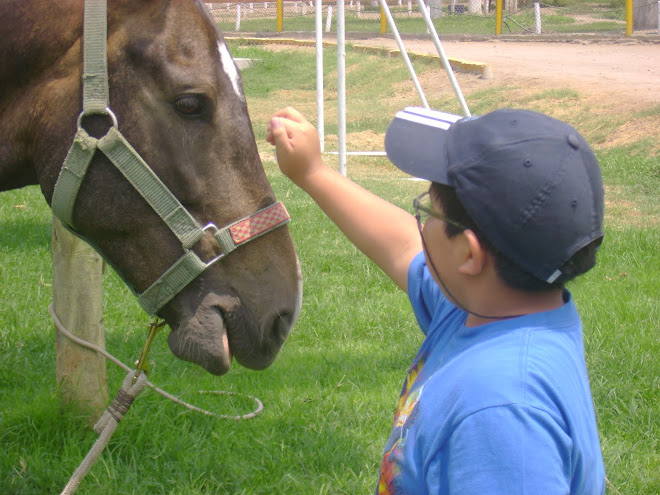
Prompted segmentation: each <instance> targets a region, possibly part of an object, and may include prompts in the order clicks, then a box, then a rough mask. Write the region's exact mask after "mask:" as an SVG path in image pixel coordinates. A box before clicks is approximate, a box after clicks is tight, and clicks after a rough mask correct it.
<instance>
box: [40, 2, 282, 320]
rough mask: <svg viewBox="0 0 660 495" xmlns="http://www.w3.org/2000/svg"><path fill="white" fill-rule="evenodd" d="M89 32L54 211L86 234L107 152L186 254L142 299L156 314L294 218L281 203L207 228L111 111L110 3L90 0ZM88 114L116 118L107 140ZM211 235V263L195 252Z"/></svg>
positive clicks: (86, 28)
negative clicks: (79, 202) (90, 189)
mask: <svg viewBox="0 0 660 495" xmlns="http://www.w3.org/2000/svg"><path fill="white" fill-rule="evenodd" d="M83 29H84V33H83V36H84V47H83V49H84V68H83V77H82V79H83V110H82V113H81V114H80V116H79V117H78V130H77V132H76V135H75V137H74V139H73V143H72V145H71V148H70V149H69V152H68V154H67V156H66V159H65V160H64V165H63V166H62V170H61V171H60V175H59V177H58V179H57V183H56V184H55V190H54V192H53V200H52V209H53V213H54V214H55V216H57V218H59V219H60V220H61V221H62V223H63V224H64V225H65V226H67V228H69V229H70V230H71V231H73V232H74V233H76V234H77V235H80V234H79V233H78V232H76V230H75V227H74V225H73V210H74V206H75V202H76V198H77V197H78V191H79V190H80V185H81V184H82V181H83V179H84V178H85V174H86V173H87V169H88V167H89V164H90V162H91V161H92V157H93V156H94V154H95V153H96V151H97V150H98V151H101V152H102V153H103V154H104V155H105V156H106V157H107V158H108V159H109V160H110V161H111V162H112V163H113V164H114V165H115V167H117V169H119V171H120V172H121V173H122V174H123V175H124V177H126V178H127V179H128V180H129V182H130V183H131V184H132V185H133V187H134V188H135V189H136V190H137V191H138V192H139V193H140V194H141V195H142V197H143V198H144V199H145V200H146V201H147V202H148V203H149V205H151V207H152V208H153V209H154V211H155V212H156V213H157V214H158V215H159V216H160V218H162V219H163V221H164V222H165V223H166V224H167V226H168V227H169V228H170V230H171V231H172V232H173V233H174V234H175V235H176V236H177V238H178V239H179V241H180V242H181V245H182V247H183V251H184V254H183V255H182V256H181V257H180V258H179V259H178V260H177V261H176V262H175V263H174V264H173V265H172V266H171V267H170V268H169V269H168V270H167V271H166V272H165V273H163V274H162V275H161V276H160V278H158V280H156V281H155V282H154V283H153V284H152V285H151V286H150V287H149V288H147V289H146V290H145V291H144V292H143V293H142V294H140V295H139V297H138V302H139V303H140V305H141V306H142V308H143V309H144V310H145V311H146V312H147V313H148V314H150V315H155V314H156V313H157V312H158V311H159V310H160V309H161V308H162V307H163V306H164V305H165V304H167V303H168V302H169V301H170V300H171V299H172V298H173V297H174V296H176V295H177V294H178V293H179V292H180V291H181V290H182V289H183V288H184V287H185V286H186V285H188V284H189V283H190V282H192V280H193V279H195V278H196V277H197V276H198V275H199V274H201V273H202V272H203V271H204V270H206V269H207V268H208V267H209V266H211V265H212V264H213V263H215V262H216V261H218V260H219V259H221V258H223V257H224V256H226V255H227V254H229V253H230V252H231V251H233V250H234V249H236V248H237V247H238V246H240V245H242V244H244V243H246V242H248V241H250V240H252V239H255V238H256V237H259V236H261V235H263V234H265V233H267V232H269V231H271V230H273V229H275V228H277V227H280V226H282V225H285V224H286V223H287V222H289V220H290V217H289V214H288V213H287V211H286V208H285V207H284V205H283V204H282V203H281V202H278V203H275V204H273V205H271V206H269V207H267V208H264V209H262V210H259V211H257V212H256V213H254V214H252V215H249V216H247V217H244V218H242V219H240V220H237V221H236V222H234V223H232V224H230V225H227V226H226V227H223V228H217V227H216V226H215V225H213V224H209V225H207V226H206V227H201V226H200V224H199V223H197V221H196V220H195V219H194V218H193V217H192V215H191V214H190V212H188V210H186V208H185V207H184V206H183V205H182V204H181V203H180V202H179V200H178V199H176V197H174V195H173V194H172V192H171V191H170V190H169V189H168V188H167V186H165V184H163V182H162V181H161V180H160V179H159V178H158V176H157V175H156V174H155V173H154V172H153V170H152V169H151V168H150V167H149V165H147V163H146V162H145V161H144V160H143V159H142V158H141V157H140V155H139V154H138V153H137V151H135V149H133V147H132V146H131V145H130V144H129V142H128V141H127V140H126V139H125V138H124V136H123V135H122V134H121V132H119V129H118V124H117V118H116V117H115V115H114V113H113V112H112V110H110V108H109V107H108V101H109V89H108V66H107V3H106V0H85V14H84V28H83ZM88 115H107V116H108V117H110V119H111V120H112V126H111V127H110V130H108V132H107V133H106V135H105V136H103V137H101V138H100V139H96V138H94V137H92V136H90V135H89V134H87V132H86V131H85V130H84V129H83V128H82V126H81V123H82V120H83V117H85V116H88ZM207 232H210V233H212V234H213V237H214V238H215V239H216V241H217V242H218V244H219V245H220V247H221V248H222V254H220V255H219V256H217V257H216V258H214V259H212V260H211V261H209V262H205V261H203V260H202V259H200V258H199V256H198V255H197V254H196V253H195V252H194V251H192V247H193V246H194V245H195V244H196V243H197V242H199V241H200V240H201V239H202V237H204V236H205V235H206V233H207Z"/></svg>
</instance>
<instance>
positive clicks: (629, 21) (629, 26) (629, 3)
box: [626, 0, 633, 36]
mask: <svg viewBox="0 0 660 495" xmlns="http://www.w3.org/2000/svg"><path fill="white" fill-rule="evenodd" d="M632 32H633V0H626V36H630V35H631V34H632Z"/></svg>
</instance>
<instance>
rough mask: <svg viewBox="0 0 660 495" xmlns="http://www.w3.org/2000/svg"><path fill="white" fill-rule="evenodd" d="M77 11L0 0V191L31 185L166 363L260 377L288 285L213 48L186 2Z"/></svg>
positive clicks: (212, 38)
mask: <svg viewBox="0 0 660 495" xmlns="http://www.w3.org/2000/svg"><path fill="white" fill-rule="evenodd" d="M86 2H87V3H85V0H58V1H56V2H53V1H51V0H0V18H1V19H2V22H1V23H0V60H2V64H0V191H5V190H10V189H15V188H21V187H25V186H28V185H38V186H39V187H40V189H41V192H42V194H43V196H44V198H45V200H46V201H47V202H48V204H49V205H50V206H51V208H53V211H54V213H55V214H56V216H58V218H60V219H62V221H63V223H64V224H65V225H66V226H67V227H68V228H69V229H70V230H71V231H72V232H74V233H75V234H76V235H78V236H80V237H82V238H83V239H85V240H86V241H87V242H88V243H89V244H90V245H92V246H93V247H94V248H95V249H96V250H97V251H98V252H99V253H100V254H101V256H102V257H103V258H104V260H105V261H107V263H108V264H109V265H110V266H111V267H112V268H113V269H114V270H115V271H116V272H117V273H118V274H119V276H120V277H121V278H122V279H123V280H124V282H125V283H126V285H127V286H128V287H129V288H130V289H131V290H132V291H134V292H135V293H136V294H137V295H139V299H138V300H139V301H140V303H141V305H142V306H143V308H144V309H145V311H147V313H149V314H154V315H157V316H158V317H160V318H162V319H163V320H164V321H165V322H166V323H167V325H168V326H169V328H170V333H169V337H168V344H169V347H170V349H171V351H172V353H173V354H174V355H175V356H177V357H178V358H180V359H183V360H186V361H190V362H192V363H195V364H197V365H200V366H202V367H203V368H204V369H206V370H207V371H208V372H210V373H212V374H215V375H222V374H224V373H226V372H227V371H228V370H229V369H230V367H231V364H232V361H233V359H234V358H235V359H236V361H237V362H238V363H240V364H241V365H243V366H245V367H247V368H250V369H256V370H260V369H264V368H266V367H267V366H269V365H270V364H271V363H272V362H273V361H274V359H275V357H276V356H277V354H278V352H279V350H280V348H281V347H282V345H283V343H284V341H285V340H286V338H287V336H288V335H289V333H290V332H291V330H292V328H293V325H294V323H295V321H296V318H297V317H298V314H299V312H300V307H301V297H302V295H301V292H302V276H301V271H300V264H299V261H298V256H297V252H296V249H295V246H294V243H293V239H292V237H291V234H290V231H289V229H288V226H287V225H285V224H286V221H288V214H287V213H286V210H285V208H284V207H283V205H282V204H281V203H277V202H276V197H275V194H274V192H273V190H272V187H271V185H270V183H269V182H268V179H267V177H266V174H265V171H264V169H263V165H262V163H261V160H260V157H259V153H258V150H257V146H256V141H255V137H254V132H253V128H252V123H251V121H250V118H249V114H248V108H247V103H246V98H245V94H244V92H243V86H242V81H241V76H240V73H239V71H238V70H237V67H236V65H235V63H234V61H233V59H232V57H231V55H230V53H229V51H228V49H227V45H226V43H225V40H224V38H223V36H222V34H221V33H220V32H219V31H218V29H217V26H216V25H215V24H214V22H213V20H212V17H211V15H210V13H209V11H208V10H207V8H206V6H205V5H204V4H203V3H202V2H201V1H199V0H108V3H107V4H106V3H105V0H103V1H102V2H100V3H101V7H96V6H95V5H96V4H99V2H98V1H95V0H86ZM94 9H97V10H98V9H100V12H102V16H103V17H104V18H103V19H102V22H98V19H97V22H96V24H95V25H94V27H88V26H87V16H88V15H90V16H93V15H94V14H93V12H94ZM83 19H85V22H83ZM98 26H101V27H98ZM98 29H100V31H98ZM99 32H100V33H101V34H100V35H99ZM88 35H89V36H90V37H89V38H88ZM98 45H101V46H102V49H98ZM88 50H89V51H90V53H91V52H94V51H96V52H98V53H100V54H101V56H100V57H96V58H94V57H91V58H90V60H91V61H90V62H88V60H87V59H86V58H85V57H87V51H88ZM104 57H105V58H104ZM88 63H89V66H88V65H87V64H88ZM97 66H98V67H101V69H100V70H97V71H96V72H95V70H96V69H95V67H96V68H98V67H97ZM104 71H105V73H104ZM103 74H105V76H103ZM104 77H105V78H106V79H105V83H104V82H103V79H104ZM99 81H100V82H101V84H100V86H99V85H98V83H99ZM104 84H105V93H106V94H105V96H103V90H102V89H101V91H100V94H101V95H102V96H101V98H100V100H99V98H98V94H99V91H97V90H98V87H101V88H102V87H103V86H104ZM95 85H96V86H98V87H96V88H95V87H94V86H95ZM90 88H91V89H90ZM88 94H93V95H96V97H92V98H91V99H89V98H88V96H89V95H88ZM94 98H96V99H94ZM104 98H105V100H104ZM90 102H91V103H90ZM117 142H123V147H121V146H120V147H119V148H120V149H119V151H117V150H116V149H115V151H114V152H113V150H112V149H110V148H113V146H115V145H116V144H117ZM72 143H73V144H72ZM113 143H114V144H113ZM120 144H122V143H120ZM113 149H114V148H113ZM113 153H114V154H115V155H116V154H120V155H121V154H122V153H123V154H124V155H130V157H131V160H129V162H130V163H129V164H128V165H126V166H120V162H121V160H122V159H121V158H120V159H117V158H116V157H115V156H114V155H113ZM80 154H83V155H85V157H84V159H83V160H82V162H80V163H82V165H80V164H79V162H78V161H77V157H78V155H80ZM138 164H139V165H140V167H142V168H140V169H139V170H138V171H137V172H135V170H133V171H131V167H133V168H135V167H137V165H138ZM144 183H146V186H145V185H144ZM71 184H73V186H72V185H71ZM140 184H142V185H141V186H140ZM141 187H142V189H141ZM145 188H146V189H147V192H145V191H144V189H145ZM154 188H155V189H156V190H157V193H153V191H151V190H152V189H154ZM71 191H73V192H71ZM273 217H274V220H273ZM217 226H226V227H217ZM241 236H242V237H241ZM246 240H250V242H247V243H245V241H246Z"/></svg>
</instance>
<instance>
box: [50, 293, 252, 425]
mask: <svg viewBox="0 0 660 495" xmlns="http://www.w3.org/2000/svg"><path fill="white" fill-rule="evenodd" d="M48 312H49V313H50V316H51V317H52V318H53V321H54V322H55V326H56V327H57V329H58V330H59V331H60V332H61V333H62V334H64V335H65V336H66V337H67V338H69V339H71V340H72V341H73V342H75V343H76V344H78V345H80V346H82V347H85V348H87V349H90V350H92V351H95V352H98V353H99V354H102V355H103V356H105V357H106V358H107V359H109V360H110V361H112V362H113V363H115V364H116V365H117V366H119V367H120V368H122V369H123V370H124V371H126V372H127V373H133V372H134V370H133V369H132V368H130V367H128V366H127V365H125V364H124V363H122V362H121V361H120V360H119V359H117V358H116V357H114V356H113V355H112V354H110V353H109V352H107V351H106V350H105V349H102V348H101V347H98V346H97V345H94V344H92V343H91V342H87V341H86V340H83V339H81V338H80V337H77V336H75V335H74V334H72V333H71V332H70V331H69V330H67V329H66V328H65V327H64V325H63V324H62V322H61V321H60V319H59V318H58V316H57V314H56V313H55V310H54V308H53V305H52V304H51V305H50V306H48ZM146 386H147V387H149V388H150V389H152V390H153V391H154V392H156V393H157V394H159V395H162V396H163V397H165V398H166V399H169V400H171V401H172V402H176V403H177V404H179V405H180V406H183V407H185V408H186V409H190V410H191V411H195V412H198V413H201V414H204V415H206V416H211V417H214V418H219V419H233V420H236V421H239V420H244V419H251V418H254V417H255V416H257V415H258V414H260V413H261V412H262V411H263V409H264V405H263V403H262V402H261V401H260V400H259V399H258V398H257V397H253V396H252V395H247V394H242V393H238V392H230V391H226V390H201V391H200V392H199V393H200V394H215V395H231V396H240V397H245V398H247V399H250V400H252V401H254V403H255V404H256V408H255V409H254V411H252V412H250V413H247V414H242V415H238V416H233V415H230V414H218V413H214V412H211V411H207V410H206V409H201V408H199V407H197V406H193V405H192V404H189V403H187V402H185V401H184V400H182V399H179V398H178V397H175V396H174V395H171V394H169V393H167V392H166V391H165V390H163V389H161V388H158V387H157V386H156V385H154V384H153V383H151V382H150V381H148V380H147V383H146Z"/></svg>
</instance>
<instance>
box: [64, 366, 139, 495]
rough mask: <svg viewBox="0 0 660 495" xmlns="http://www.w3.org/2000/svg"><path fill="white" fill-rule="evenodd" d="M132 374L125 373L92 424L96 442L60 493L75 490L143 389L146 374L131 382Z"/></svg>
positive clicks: (69, 494) (67, 493)
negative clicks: (114, 394)
mask: <svg viewBox="0 0 660 495" xmlns="http://www.w3.org/2000/svg"><path fill="white" fill-rule="evenodd" d="M133 376H134V373H133V371H132V370H131V372H130V373H129V374H128V375H126V378H124V383H123V384H122V386H121V388H120V389H119V392H117V397H115V400H113V401H112V404H110V405H109V406H108V408H107V409H106V411H105V412H104V413H103V416H101V418H100V419H99V420H98V421H97V422H96V424H95V425H94V431H95V432H96V433H98V434H99V437H98V438H97V439H96V442H94V445H93V446H92V448H91V449H90V451H89V453H88V454H87V456H86V457H85V458H84V459H83V461H82V462H81V463H80V466H78V469H76V470H75V472H74V473H73V475H72V476H71V478H70V479H69V482H68V483H67V484H66V486H65V487H64V490H62V494H61V495H71V494H73V493H75V492H76V490H77V489H78V485H80V482H81V481H82V480H83V478H84V477H85V476H86V475H87V473H88V472H89V470H90V469H91V468H92V466H93V465H94V463H95V462H96V460H97V459H98V458H99V456H100V455H101V452H103V450H104V449H105V447H106V445H108V442H109V441H110V437H111V436H112V434H113V433H114V432H115V430H116V429H117V426H118V425H119V422H120V421H121V420H122V418H123V417H124V415H125V414H126V413H127V412H128V409H129V408H130V407H131V404H132V403H133V401H134V400H135V398H136V397H137V395H138V394H139V393H140V392H142V390H144V387H145V385H146V384H147V375H145V374H144V372H143V373H140V375H139V376H138V377H137V380H136V381H135V383H133Z"/></svg>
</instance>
